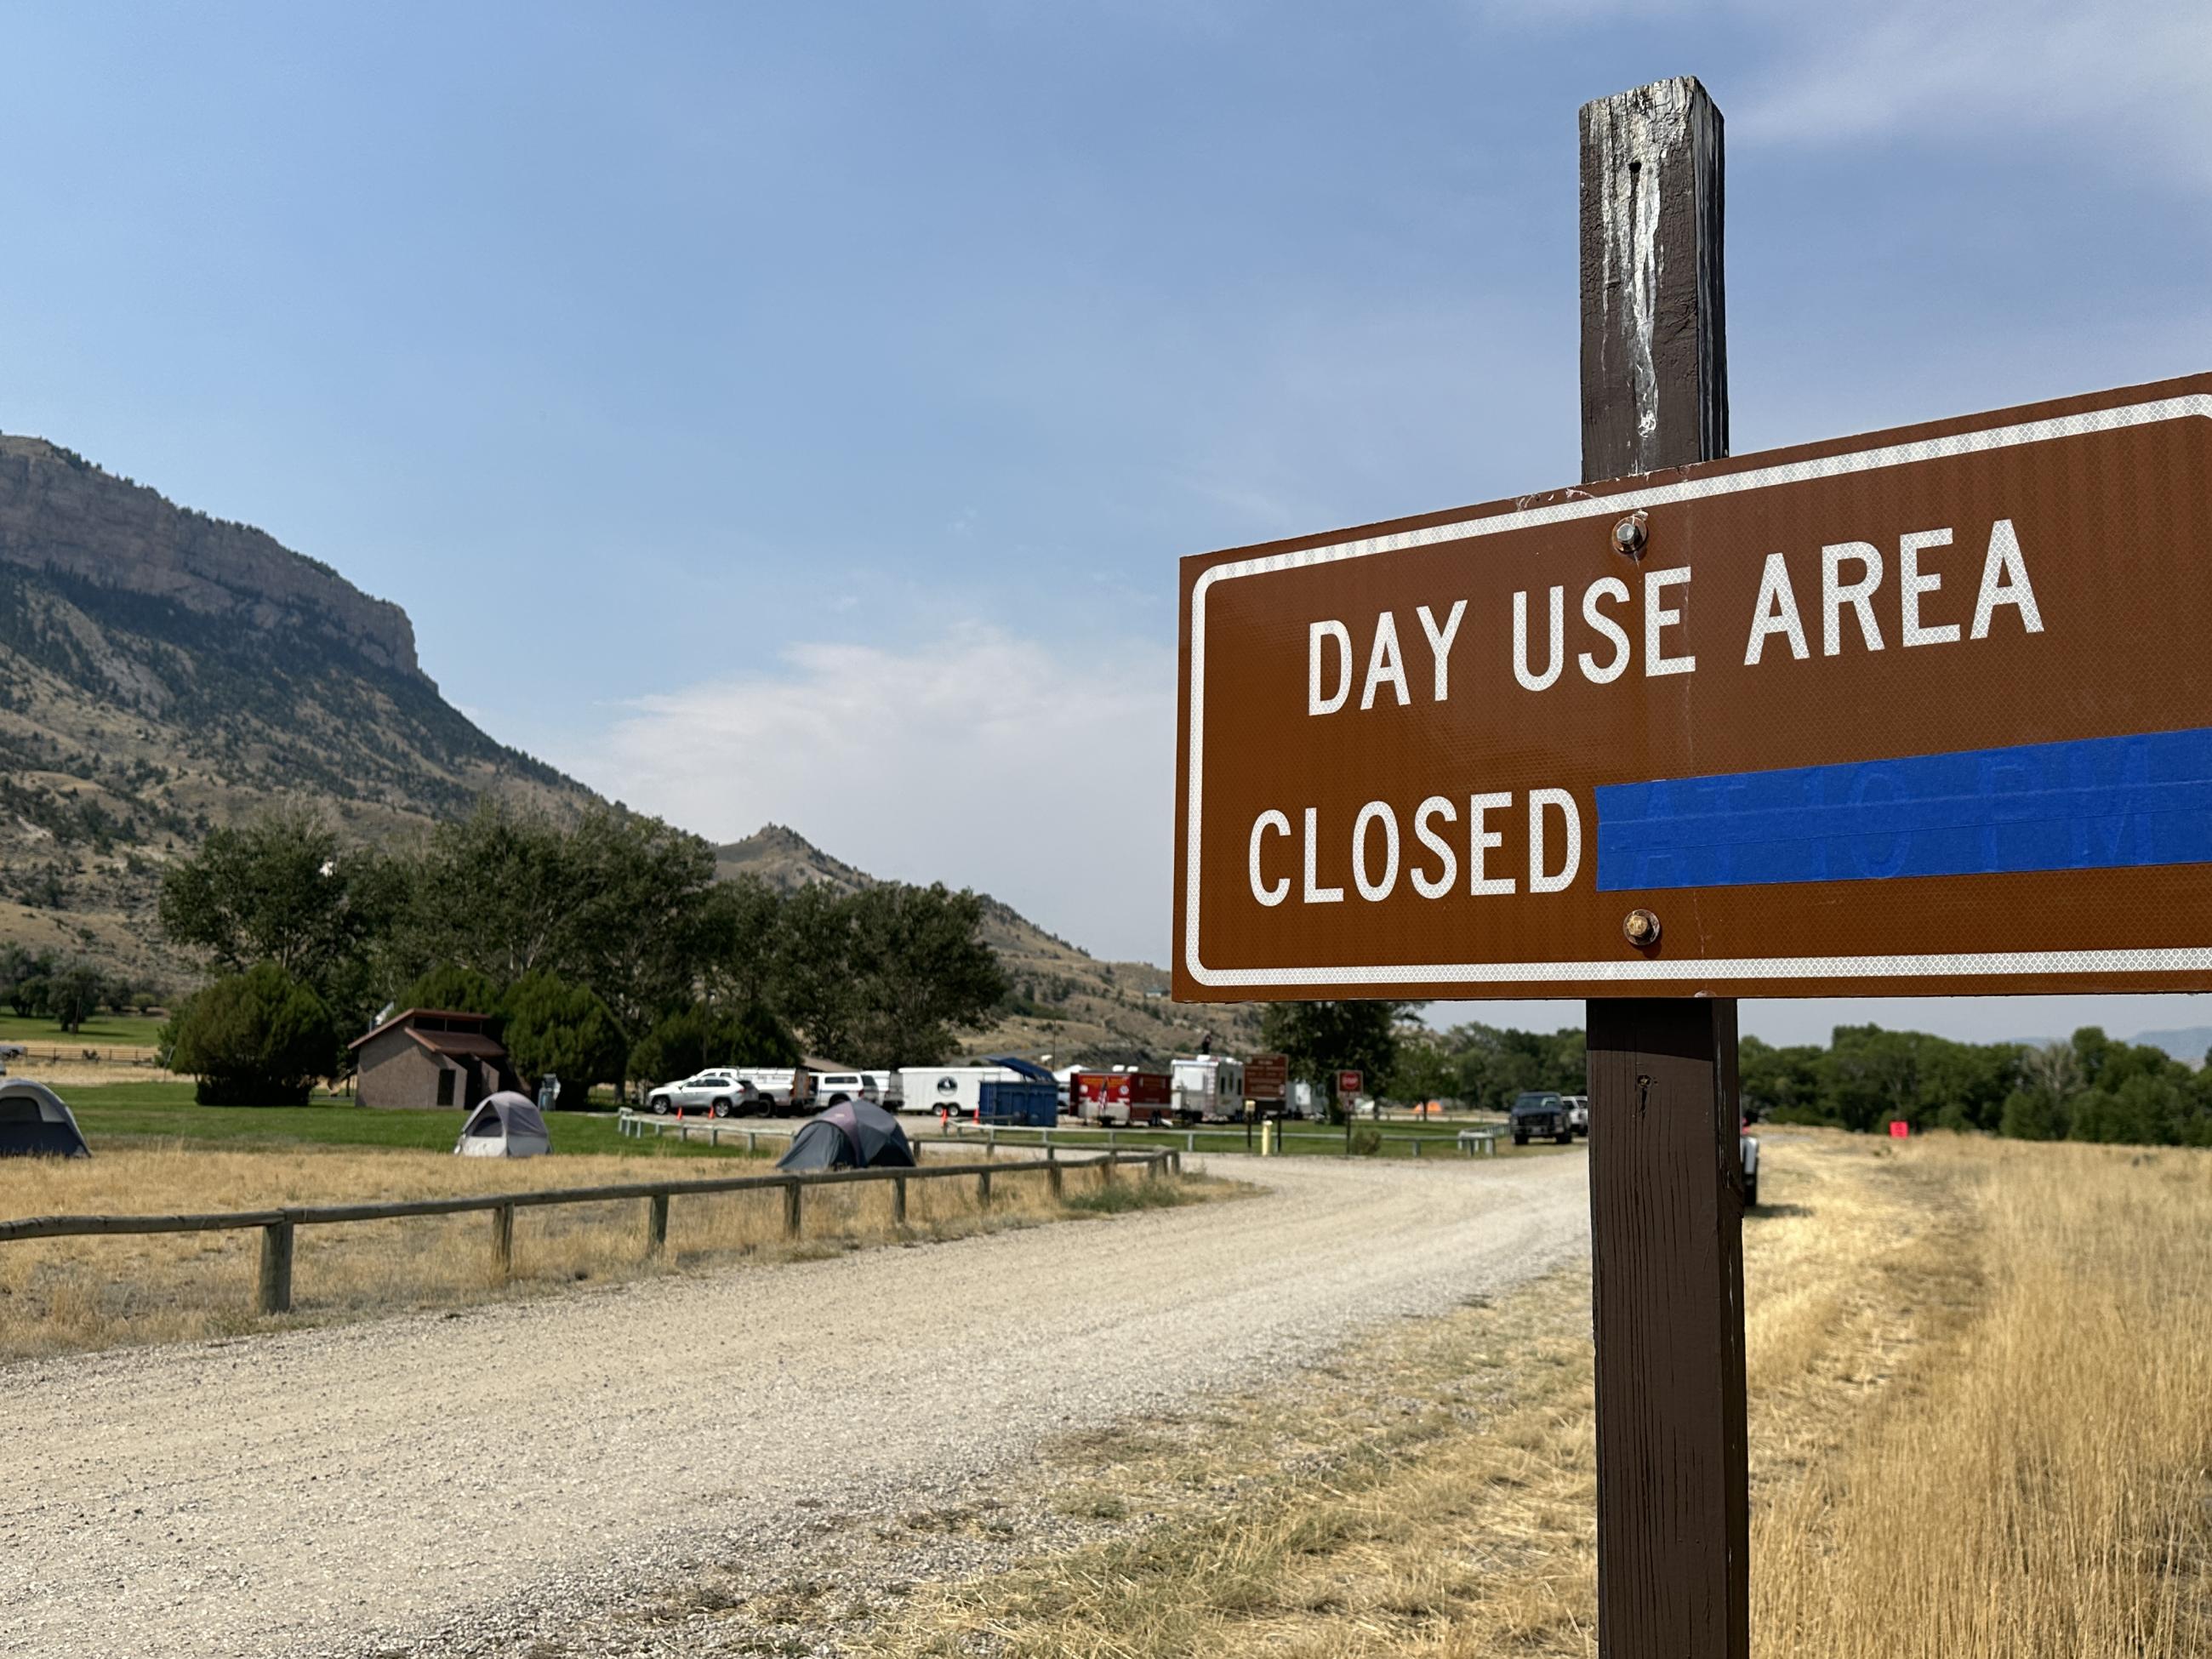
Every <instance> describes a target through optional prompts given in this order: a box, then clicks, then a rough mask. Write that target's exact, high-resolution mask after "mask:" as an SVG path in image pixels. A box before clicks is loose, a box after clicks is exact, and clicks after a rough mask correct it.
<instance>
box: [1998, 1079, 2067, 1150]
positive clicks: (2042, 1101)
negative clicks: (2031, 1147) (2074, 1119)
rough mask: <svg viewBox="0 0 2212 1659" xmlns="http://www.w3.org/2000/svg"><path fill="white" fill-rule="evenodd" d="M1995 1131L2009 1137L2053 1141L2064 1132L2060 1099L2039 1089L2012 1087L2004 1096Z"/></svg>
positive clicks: (2064, 1125)
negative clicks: (2002, 1108) (2013, 1088)
mask: <svg viewBox="0 0 2212 1659" xmlns="http://www.w3.org/2000/svg"><path fill="white" fill-rule="evenodd" d="M1997 1133H2000V1134H2002V1135H2004V1136H2006V1137H2008V1139H2013V1140H2057V1139H2061V1138H2062V1137H2063V1136H2064V1134H2065V1133H2066V1120H2065V1117H2064V1115H2063V1104H2062V1103H2061V1102H2059V1101H2058V1100H2057V1099H2056V1098H2054V1097H2052V1096H2051V1094H2050V1093H2049V1092H2048V1091H2045V1090H2042V1089H2015V1090H2014V1091H2012V1092H2011V1093H2010V1094H2008V1095H2007V1096H2006V1097H2005V1103H2004V1110H2003V1111H2002V1114H2000V1115H1999V1117H1998V1120H1997Z"/></svg>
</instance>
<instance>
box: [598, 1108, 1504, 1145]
mask: <svg viewBox="0 0 2212 1659" xmlns="http://www.w3.org/2000/svg"><path fill="white" fill-rule="evenodd" d="M616 1118H617V1121H616V1125H615V1129H616V1133H618V1134H624V1135H629V1136H631V1137H633V1138H635V1139H644V1137H645V1136H646V1135H647V1133H650V1134H652V1136H653V1138H654V1139H660V1138H661V1137H663V1136H665V1135H668V1134H671V1133H672V1134H674V1135H675V1136H676V1138H677V1139H679V1140H691V1139H700V1140H704V1141H705V1142H707V1143H708V1145H709V1146H722V1145H723V1144H725V1139H726V1140H727V1144H729V1145H731V1146H735V1145H736V1144H737V1143H738V1141H739V1140H740V1139H742V1140H743V1141H744V1146H745V1150H746V1151H747V1152H758V1151H760V1143H761V1138H762V1137H763V1135H765V1136H766V1137H767V1138H768V1139H769V1141H770V1142H771V1143H773V1142H777V1141H784V1140H788V1139H790V1135H789V1133H788V1132H787V1131H784V1130H779V1129H741V1128H738V1127H735V1126H733V1125H731V1124H727V1123H723V1122H720V1121H716V1120H714V1119H712V1118H703V1119H690V1118H678V1117H666V1116H663V1115H659V1114H658V1113H650V1112H634V1111H632V1110H630V1109H629V1107H627V1106H625V1107H623V1109H621V1111H620V1112H618V1113H617V1115H616ZM1507 1133H1508V1131H1506V1130H1504V1129H1503V1128H1491V1127H1477V1128H1462V1129H1459V1130H1457V1131H1453V1130H1449V1129H1440V1130H1438V1131H1437V1133H1434V1134H1385V1135H1383V1136H1382V1141H1383V1145H1385V1146H1410V1147H1412V1148H1413V1152H1412V1156H1413V1157H1414V1158H1419V1157H1420V1156H1421V1155H1422V1149H1423V1148H1424V1147H1429V1148H1435V1147H1447V1148H1449V1149H1450V1150H1452V1151H1453V1152H1458V1153H1460V1154H1461V1155H1462V1156H1463V1157H1467V1158H1478V1157H1480V1158H1495V1157H1497V1156H1498V1142H1499V1141H1500V1140H1502V1139H1504V1138H1505V1137H1506V1135H1507ZM1001 1134H1004V1135H1005V1136H1006V1139H1004V1140H1001V1139H1000V1138H999V1137H1000V1135H1001ZM1055 1135H1057V1136H1058V1137H1060V1138H1059V1139H1056V1140H1055V1139H1054V1136H1055ZM1125 1135H1126V1136H1127V1137H1128V1138H1129V1142H1130V1144H1131V1145H1133V1146H1161V1145H1162V1144H1166V1145H1168V1146H1173V1145H1174V1143H1176V1141H1181V1142H1182V1147H1181V1150H1182V1151H1183V1152H1199V1151H1200V1150H1201V1147H1200V1142H1205V1143H1206V1144H1207V1145H1208V1146H1212V1148H1213V1149H1214V1150H1216V1151H1228V1152H1239V1151H1250V1150H1252V1149H1253V1148H1255V1146H1257V1145H1258V1143H1257V1141H1256V1140H1255V1139H1253V1137H1251V1136H1249V1135H1248V1134H1246V1133H1245V1132H1244V1130H1243V1128H1242V1127H1239V1128H1235V1129H1169V1128H1162V1129H1152V1128H1129V1129H1103V1128H1101V1129H1093V1128H1081V1129H1047V1128H1043V1127H1029V1126H1027V1125H1022V1124H1007V1125H1000V1124H994V1123H982V1124H968V1123H958V1122H956V1123H954V1124H952V1125H951V1126H950V1127H949V1128H946V1129H944V1130H939V1131H934V1132H931V1133H911V1132H910V1133H908V1135H907V1139H908V1140H909V1141H912V1142H913V1143H914V1144H915V1146H931V1145H953V1144H962V1143H964V1144H967V1145H969V1146H973V1145H975V1144H978V1143H980V1144H981V1146H983V1147H984V1148H985V1149H986V1151H987V1152H988V1151H991V1150H994V1149H996V1148H998V1147H1000V1146H1007V1147H1012V1148H1016V1149H1022V1148H1028V1149H1031V1150H1034V1149H1036V1148H1037V1147H1040V1146H1042V1147H1047V1148H1059V1147H1079V1146H1106V1147H1109V1148H1112V1147H1116V1146H1120V1145H1121V1137H1122V1136H1125ZM1021 1137H1029V1138H1028V1139H1022V1138H1021ZM1282 1139H1283V1142H1284V1143H1285V1145H1287V1143H1289V1142H1291V1141H1294V1140H1303V1141H1305V1142H1307V1143H1309V1144H1310V1143H1312V1142H1315V1141H1327V1142H1328V1143H1329V1145H1330V1146H1333V1147H1334V1146H1342V1145H1343V1144H1344V1137H1343V1135H1342V1134H1341V1133H1339V1132H1337V1131H1334V1130H1322V1129H1316V1130H1295V1129H1294V1130H1287V1131H1285V1132H1284V1133H1283V1135H1282Z"/></svg>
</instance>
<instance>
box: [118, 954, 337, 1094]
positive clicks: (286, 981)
mask: <svg viewBox="0 0 2212 1659" xmlns="http://www.w3.org/2000/svg"><path fill="white" fill-rule="evenodd" d="M161 1047H162V1048H163V1049H164V1050H165V1051H166V1052H167V1055H168V1061H169V1065H170V1066H171V1067H172V1068H173V1069H174V1070H177V1071H179V1072H188V1073H191V1075H192V1076H193V1077H195V1078H197V1079H198V1080H199V1088H198V1097H199V1101H200V1103H201V1104H202V1105H204V1106H301V1105H305V1104H306V1103H307V1095H308V1091H310V1090H311V1089H312V1088H313V1086H314V1082H315V1079H318V1078H322V1077H327V1076H329V1075H330V1074H331V1068H332V1067H333V1066H335V1064H336V1063H337V1031H336V1030H334V1029H333V1028H332V1026H331V1017H330V1011H329V1010H328V1009H327V1008H325V1006H323V1002H322V999H321V998H319V997H318V996H317V995H316V994H314V992H313V990H311V989H309V988H308V987H307V986H306V985H303V984H301V982H300V981H297V980H295V979H294V978H293V977H292V976H291V975H289V974H287V973H286V972H285V971H284V970H283V969H282V968H279V967H278V966H277V965H276V963H273V962H264V963H256V964H255V965H254V966H252V968H249V969H246V971H245V972H244V973H241V974H230V975H225V976H224V977H222V978H221V979H218V980H217V981H215V983H214V984H212V985H210V986H209V987H207V988H206V989H204V990H203V991H200V992H197V993H196V994H194V995H192V996H191V997H189V998H187V999H186V1000H185V1004H184V1006H182V1007H180V1008H179V1009H178V1011H177V1012H176V1014H175V1016H174V1017H173V1018H171V1019H170V1021H169V1022H168V1023H167V1024H166V1025H164V1026H163V1027H162V1028H161Z"/></svg>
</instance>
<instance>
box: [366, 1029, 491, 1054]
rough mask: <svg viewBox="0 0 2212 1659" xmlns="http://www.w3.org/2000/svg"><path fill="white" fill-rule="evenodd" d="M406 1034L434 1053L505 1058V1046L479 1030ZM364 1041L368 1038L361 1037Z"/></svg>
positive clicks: (411, 1032) (410, 1031) (409, 1032)
mask: <svg viewBox="0 0 2212 1659" xmlns="http://www.w3.org/2000/svg"><path fill="white" fill-rule="evenodd" d="M407 1035H408V1036H410V1037H412V1038H413V1039H414V1040H415V1041H416V1042H419V1043H421V1044H422V1046H423V1047H424V1048H428V1050H429V1051H430V1052H431V1053H432V1054H444V1055H447V1057H449V1058H454V1059H470V1060H505V1059H506V1058H507V1046H506V1045H505V1044H504V1043H501V1042H496V1041H495V1040H494V1039H492V1038H490V1037H488V1036H484V1035H483V1032H481V1031H417V1030H409V1031H408V1033H407ZM362 1041H363V1042H367V1041H368V1038H366V1037H364V1038H362Z"/></svg>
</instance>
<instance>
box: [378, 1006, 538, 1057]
mask: <svg viewBox="0 0 2212 1659" xmlns="http://www.w3.org/2000/svg"><path fill="white" fill-rule="evenodd" d="M490 1018H491V1016H490V1015H489V1014H478V1013H471V1012H470V1011H469V1010H467V1009H466V1008H408V1009H405V1010H403V1011H402V1012H399V1013H396V1014H394V1015H392V1018H390V1019H387V1020H386V1021H385V1022H384V1024H381V1025H380V1026H378V1027H377V1028H376V1029H375V1030H373V1031H366V1032H363V1033H362V1035H361V1036H357V1037H356V1038H355V1039H354V1040H353V1041H352V1042H349V1043H348V1044H346V1047H347V1048H360V1047H361V1045H362V1043H364V1042H369V1041H370V1040H371V1039H372V1038H375V1037H380V1036H383V1035H384V1034H385V1033H386V1031H389V1030H392V1029H393V1028H394V1027H397V1026H402V1025H408V1024H412V1023H413V1022H414V1021H416V1020H418V1019H465V1020H472V1021H474V1022H475V1024H476V1025H477V1028H478V1029H477V1031H476V1032H475V1033H473V1034H471V1033H465V1032H460V1031H432V1032H429V1033H428V1034H427V1035H428V1036H435V1037H439V1038H441V1039H442V1038H447V1037H456V1036H467V1035H476V1036H482V1028H483V1026H484V1024H486V1023H487V1022H489V1020H490ZM483 1041H484V1042H491V1039H490V1038H489V1037H483ZM492 1047H493V1048H499V1045H498V1044H497V1043H495V1042H494V1043H492ZM499 1052H500V1053H501V1054H505V1053H506V1052H507V1051H506V1050H505V1049H504V1048H499Z"/></svg>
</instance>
